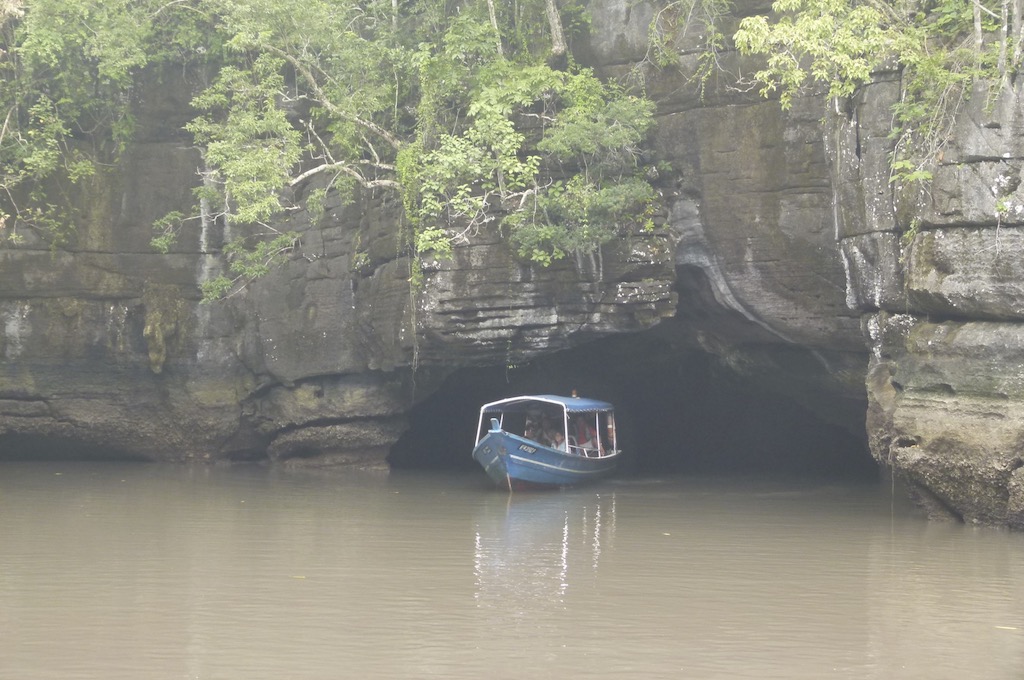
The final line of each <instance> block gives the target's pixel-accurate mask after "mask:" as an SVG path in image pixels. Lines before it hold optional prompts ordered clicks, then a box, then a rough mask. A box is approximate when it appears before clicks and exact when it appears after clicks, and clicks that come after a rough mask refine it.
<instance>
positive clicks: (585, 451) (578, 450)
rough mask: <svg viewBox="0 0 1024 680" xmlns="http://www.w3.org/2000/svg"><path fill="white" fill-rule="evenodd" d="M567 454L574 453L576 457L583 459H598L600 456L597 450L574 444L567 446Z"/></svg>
mask: <svg viewBox="0 0 1024 680" xmlns="http://www.w3.org/2000/svg"><path fill="white" fill-rule="evenodd" d="M569 453H574V454H576V455H577V456H583V457H584V458H600V457H601V455H602V454H601V451H600V450H599V449H594V448H588V447H585V446H576V445H575V444H569Z"/></svg>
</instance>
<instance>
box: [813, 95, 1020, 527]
mask: <svg viewBox="0 0 1024 680" xmlns="http://www.w3.org/2000/svg"><path fill="white" fill-rule="evenodd" d="M997 89H998V87H997ZM895 95H896V91H895V85H894V83H892V82H887V81H886V77H885V76H884V75H880V76H879V78H878V80H877V82H876V83H875V84H874V85H872V86H870V87H868V88H866V90H865V92H864V94H863V95H862V97H861V98H860V99H859V100H858V101H857V102H856V107H857V109H856V111H857V113H856V114H855V115H852V116H850V117H836V118H834V120H833V121H832V126H831V127H832V134H833V138H834V140H835V143H834V163H833V167H834V172H835V176H836V179H837V185H838V186H841V187H843V188H844V189H843V190H842V191H841V192H840V197H841V199H840V201H839V203H838V205H839V213H838V222H839V234H840V239H839V246H840V249H841V251H842V253H843V256H844V258H845V259H846V262H847V263H848V267H849V272H850V281H849V289H850V297H851V304H852V305H853V306H854V307H855V308H857V309H858V310H859V311H860V312H861V313H862V316H863V320H864V327H865V332H866V335H867V337H868V338H869V341H870V343H871V350H872V351H871V361H870V365H869V368H868V379H867V385H868V396H869V403H870V408H869V412H868V420H867V427H868V434H869V437H870V441H871V448H872V452H873V454H874V456H875V457H876V458H877V459H878V460H879V461H880V462H882V463H884V464H886V465H888V466H891V467H892V468H893V469H894V470H895V471H896V472H897V473H899V474H900V475H901V476H903V477H904V478H905V479H907V480H908V481H909V482H910V483H911V485H912V488H913V490H914V492H915V494H916V495H917V496H918V497H919V499H920V500H921V501H922V502H923V503H924V504H925V505H926V506H927V507H928V508H929V509H930V510H931V511H932V512H933V513H934V514H937V515H952V516H955V517H958V518H962V519H964V520H966V521H971V522H980V523H995V524H1007V525H1011V526H1016V527H1022V526H1024V448H1022V446H1024V438H1022V435H1024V429H1022V427H1021V422H1022V420H1021V416H1022V407H1024V401H1022V400H1024V389H1022V388H1024V327H1022V325H1021V321H1022V320H1024V316H1022V312H1024V287H1022V285H1024V284H1022V276H1024V266H1022V264H1021V260H1020V256H1019V254H1020V247H1021V238H1022V231H1021V227H1022V226H1024V192H1022V191H1021V190H1020V185H1021V166H1022V161H1024V147H1022V142H1024V138H1022V137H1021V130H1022V123H1024V120H1022V119H1021V106H1020V97H1021V90H1020V85H1019V84H1018V85H1017V86H1016V87H1009V86H1005V87H1003V88H1002V90H1001V91H999V92H998V99H997V100H996V102H995V105H994V106H991V107H990V106H987V105H986V103H985V100H986V98H987V97H986V95H985V93H984V92H981V91H979V92H977V93H975V96H974V97H973V98H972V100H971V101H970V102H969V103H968V104H967V106H966V109H965V110H964V111H963V112H962V113H961V115H960V116H959V127H958V129H957V130H956V133H955V134H954V137H953V140H952V142H951V143H950V144H949V145H948V146H947V147H946V148H945V149H944V151H943V153H942V157H941V159H939V160H938V164H937V169H936V172H935V176H934V181H933V182H932V183H931V186H930V187H929V190H928V191H927V192H925V193H913V192H911V191H909V190H908V191H906V193H905V194H900V193H899V192H896V193H894V192H893V191H891V190H890V189H889V188H888V186H887V185H886V184H887V183H886V181H885V179H886V178H885V174H884V172H883V170H884V168H885V164H886V161H885V159H886V158H887V157H888V155H889V154H890V153H891V151H892V142H891V141H890V140H888V139H887V134H888V130H887V129H886V127H885V125H884V124H883V121H884V118H883V116H882V115H879V113H880V112H881V111H884V110H886V109H887V108H888V106H889V105H891V103H892V101H894V99H893V98H894V97H895Z"/></svg>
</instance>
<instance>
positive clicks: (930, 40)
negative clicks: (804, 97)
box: [734, 0, 1022, 182]
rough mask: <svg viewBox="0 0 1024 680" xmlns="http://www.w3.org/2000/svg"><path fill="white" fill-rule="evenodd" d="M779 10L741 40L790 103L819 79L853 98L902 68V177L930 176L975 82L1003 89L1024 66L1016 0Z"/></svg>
mask: <svg viewBox="0 0 1024 680" xmlns="http://www.w3.org/2000/svg"><path fill="white" fill-rule="evenodd" d="M1011 1H1012V2H1013V3H1014V4H1012V5H1011ZM772 10H773V12H774V14H773V16H772V17H771V18H769V17H767V16H754V17H747V18H745V19H743V21H742V22H741V24H740V27H739V30H738V31H737V32H736V34H735V36H734V39H735V43H736V46H737V47H738V48H739V49H740V50H741V51H742V52H745V53H748V54H759V55H763V56H765V57H766V66H765V68H764V69H762V70H760V71H758V72H757V73H756V74H755V76H754V77H755V79H756V80H757V81H758V82H759V83H760V84H761V92H762V93H763V94H765V95H768V94H770V93H772V92H778V93H779V98H780V101H781V103H782V106H783V107H788V106H789V105H790V104H791V102H792V97H793V96H794V95H795V94H797V93H798V92H799V91H800V90H801V88H803V87H804V86H805V85H807V84H809V83H811V82H816V83H821V84H824V85H825V86H826V87H828V93H829V95H830V96H832V97H849V96H851V95H853V94H855V93H856V91H857V89H858V88H860V87H861V86H863V85H864V84H866V83H867V82H869V81H870V79H871V77H872V74H873V73H875V72H878V71H885V70H893V69H895V68H898V69H899V70H900V72H901V85H902V96H901V98H900V100H899V102H897V103H896V105H895V107H894V111H893V113H894V121H895V129H894V132H893V134H894V136H895V137H896V138H897V153H896V154H895V155H894V157H893V161H892V170H893V179H894V180H902V181H905V182H907V181H919V180H927V179H929V178H930V177H931V173H930V171H929V169H928V168H929V166H930V164H931V162H932V161H933V159H934V158H936V157H937V156H938V155H939V151H940V149H941V147H942V145H943V144H944V143H945V142H946V141H947V140H948V137H949V133H950V127H951V125H952V122H953V120H954V119H955V116H956V114H957V112H958V111H959V110H960V107H961V105H962V104H963V102H964V101H965V100H966V99H967V98H968V97H969V96H970V94H971V90H972V86H973V85H974V84H975V83H978V82H982V81H984V82H988V83H994V84H996V85H998V84H1000V83H1001V82H1002V81H1003V79H1005V78H1010V77H1012V76H1014V75H1015V74H1016V72H1017V70H1018V68H1019V67H1020V63H1021V37H1022V32H1021V31H1022V29H1021V26H1022V24H1021V20H1022V17H1021V12H1022V6H1021V4H1020V3H1019V2H1018V1H1017V0H971V1H970V2H964V1H963V0H937V1H933V0H928V1H921V0H903V1H893V0H858V1H852V0H776V2H775V3H774V4H773V5H772Z"/></svg>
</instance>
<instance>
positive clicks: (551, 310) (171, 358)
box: [0, 0, 1024, 527]
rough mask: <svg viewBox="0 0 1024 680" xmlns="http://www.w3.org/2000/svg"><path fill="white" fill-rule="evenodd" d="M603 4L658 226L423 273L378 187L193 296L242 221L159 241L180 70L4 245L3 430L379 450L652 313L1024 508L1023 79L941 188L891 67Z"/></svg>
mask: <svg viewBox="0 0 1024 680" xmlns="http://www.w3.org/2000/svg"><path fill="white" fill-rule="evenodd" d="M741 5H742V6H741V7H739V8H738V9H737V12H736V13H737V16H741V15H746V14H750V13H754V12H762V11H765V10H766V6H765V3H758V2H748V3H741ZM590 16H591V21H592V37H591V40H590V41H589V42H588V43H587V44H585V45H577V46H575V49H576V50H577V51H578V52H579V56H580V58H582V59H585V60H586V61H587V62H588V63H591V64H593V65H595V66H596V67H598V68H600V69H602V71H603V72H604V73H605V74H606V75H608V76H609V77H626V76H630V77H634V78H636V77H643V78H644V79H645V84H646V87H647V91H648V92H649V93H651V95H652V96H653V97H655V98H656V99H657V101H658V103H659V112H658V126H657V129H656V131H655V133H654V135H653V137H652V140H651V145H650V154H651V155H650V158H649V161H650V164H649V165H650V168H651V171H652V172H654V168H657V169H658V170H657V172H658V173H659V175H658V184H659V188H660V191H661V195H662V199H663V202H662V208H663V210H662V213H661V215H660V216H659V219H658V228H657V229H656V230H655V231H653V232H649V233H648V232H644V233H634V234H627V235H625V236H624V237H623V238H622V239H620V240H618V241H616V242H615V243H613V244H611V245H609V246H607V247H605V248H604V249H603V250H602V251H601V252H599V253H595V254H594V255H592V256H585V257H579V258H576V259H571V260H569V261H562V262H559V263H557V264H556V265H554V266H552V267H550V268H540V267H537V266H534V265H530V264H528V263H524V262H523V261H521V260H520V259H519V258H517V257H515V255H514V253H512V252H511V251H510V250H509V248H508V247H507V246H506V244H505V243H504V242H503V241H502V240H501V239H500V238H499V237H498V235H497V234H495V233H479V234H476V235H474V236H473V237H472V238H470V239H469V240H468V241H467V242H466V243H464V244H462V245H460V246H459V247H457V248H456V250H455V253H454V256H453V257H452V258H451V259H447V260H439V261H426V262H424V263H422V281H421V282H419V281H418V282H416V283H413V282H412V281H414V280H416V277H413V276H412V269H411V263H410V261H409V260H408V258H407V257H405V256H404V255H403V248H402V247H401V235H400V234H399V233H398V231H399V230H398V227H397V226H396V224H397V221H396V219H395V214H396V213H395V206H393V205H391V204H389V203H388V201H387V200H386V197H383V196H370V195H368V196H365V197H363V200H362V202H361V203H359V204H357V205H346V206H342V205H340V204H328V205H327V206H326V208H327V209H326V211H325V214H324V216H323V217H322V218H320V219H319V220H318V221H316V222H315V223H311V221H310V219H309V217H308V216H305V215H296V216H294V217H293V220H294V221H293V223H292V224H290V225H289V226H290V227H294V228H296V229H297V230H299V231H300V232H301V234H302V238H301V242H300V245H299V247H298V248H297V249H296V251H295V253H294V255H293V257H292V258H291V260H290V261H289V262H288V263H287V264H286V265H285V266H284V267H282V268H281V269H280V270H278V271H276V272H274V273H273V274H272V275H270V276H269V277H267V278H265V279H264V280H261V281H260V282H259V283H257V284H256V285H254V286H252V287H251V288H250V289H248V290H247V291H246V292H245V293H243V294H241V295H239V296H236V297H234V298H232V299H231V300H229V301H227V302H226V303H218V304H200V303H199V299H198V298H199V293H198V285H199V284H200V283H201V282H202V281H204V280H206V279H208V278H210V277H211V276H213V275H215V274H216V273H217V272H218V271H219V267H220V266H221V263H220V259H219V256H218V253H219V249H220V247H221V246H222V244H223V243H224V242H225V241H226V240H227V238H228V237H229V236H230V234H224V233H222V230H219V229H217V228H215V227H214V226H212V225H203V224H198V225H194V227H193V228H192V231H190V232H188V233H186V234H185V235H184V237H183V238H182V239H181V240H180V242H179V244H178V246H177V247H176V250H175V251H174V252H172V253H171V254H169V255H159V254H157V253H155V252H154V251H153V250H152V249H151V248H150V246H149V240H150V236H151V233H150V229H149V226H148V225H149V224H151V223H152V221H153V220H154V219H156V218H158V217H160V216H161V215H163V214H165V213H166V212H168V211H170V210H174V209H181V208H182V207H183V206H186V205H188V203H189V201H190V189H191V187H192V186H193V185H194V184H195V182H196V169H197V167H198V165H199V163H200V162H201V161H200V159H199V158H198V157H197V155H196V154H195V152H194V151H193V150H190V149H189V148H188V140H187V139H186V138H184V137H183V136H182V133H181V132H180V130H181V126H182V124H183V122H184V118H185V117H186V116H187V115H188V114H187V101H188V99H189V97H190V88H189V86H188V84H187V83H185V82H176V83H175V82H174V81H173V80H172V78H173V76H171V75H168V74H165V76H164V78H163V80H162V84H161V86H160V87H153V88H152V90H151V91H146V92H145V94H144V95H143V96H142V99H141V100H140V102H139V118H140V121H142V125H141V130H142V135H141V137H140V139H139V140H138V143H137V144H136V145H135V146H134V147H133V148H132V149H131V150H130V151H129V153H128V154H127V157H126V158H125V160H124V162H123V163H122V164H121V165H120V166H119V167H118V168H116V169H115V170H112V171H111V172H110V174H108V175H106V176H103V177H98V178H96V180H95V182H94V184H93V186H91V187H88V188H87V189H86V190H84V191H83V193H82V195H81V196H80V197H78V198H77V200H76V203H77V204H78V205H79V206H81V211H80V215H79V220H78V225H77V227H78V230H77V234H76V236H75V238H74V240H73V241H72V242H71V243H70V244H68V246H66V247H65V248H61V249H57V250H53V251H51V250H50V249H49V248H47V247H46V246H45V244H44V243H43V242H42V241H41V240H39V239H35V238H33V237H32V235H31V234H29V238H28V239H27V240H26V242H25V243H23V244H21V245H19V246H18V247H16V248H6V249H2V250H0V319H2V325H0V456H4V455H8V456H10V455H15V454H17V455H20V456H39V455H44V454H51V455H53V454H56V455H70V454H77V455H87V456H91V457H100V456H119V457H123V456H135V457H139V458H143V459H150V460H207V461H221V460H223V461H231V460H269V461H274V462H278V463H284V464H296V465H298V464H304V465H320V464H347V465H353V466H359V467H384V466H386V457H387V455H388V451H389V449H390V447H391V446H392V445H393V444H394V443H395V441H396V440H398V439H399V437H400V436H401V434H402V433H403V432H404V431H405V430H406V428H407V417H408V414H409V412H410V409H411V408H412V407H413V406H414V405H415V404H417V403H419V402H422V401H423V400H424V399H428V398H429V396H430V395H431V393H432V392H433V391H434V390H435V389H436V388H437V387H438V386H439V385H440V384H441V383H442V381H443V380H444V379H445V378H446V377H448V376H450V375H452V374H453V372H455V371H457V370H459V369H464V368H466V367H474V366H479V367H488V366H489V367H496V366H497V367H500V366H511V365H516V364H518V363H520V362H526V361H529V360H531V359H533V358H536V357H540V356H546V355H550V354H552V353H554V352H556V351H559V350H563V349H569V348H574V347H579V346H581V345H583V344H584V343H587V342H589V341H591V340H596V339H599V338H605V337H608V336H615V335H618V336H620V337H621V336H623V335H624V334H641V333H642V334H657V335H656V337H658V338H659V339H660V341H664V343H666V344H667V345H669V346H672V347H676V348H678V349H679V351H686V352H701V353H705V354H707V355H709V356H712V357H714V358H715V361H717V362H719V364H720V365H721V366H723V367H726V368H727V369H728V370H729V371H731V372H732V373H733V374H734V375H735V376H737V378H738V379H739V380H744V381H748V382H749V384H751V385H756V387H757V390H758V393H766V394H774V395H779V396H780V397H784V398H786V399H789V400H792V401H793V402H794V403H798V404H800V405H801V407H802V408H804V409H805V410H806V412H807V413H808V414H812V415H813V417H815V418H817V419H820V421H821V422H823V423H828V424H830V426H835V427H838V428H841V429H844V430H846V431H848V432H850V433H852V434H853V435H854V436H864V433H865V431H866V433H867V438H868V440H869V442H870V446H871V451H872V453H873V455H874V456H875V458H876V459H877V460H878V461H879V462H880V463H882V464H884V465H886V466H890V467H892V468H893V469H894V470H896V471H897V472H898V473H899V474H900V475H902V476H904V477H905V478H906V479H907V480H909V481H910V483H911V485H912V488H913V490H914V492H915V493H916V494H917V495H918V496H919V497H920V498H921V500H922V502H924V503H926V504H927V505H928V506H929V507H930V508H932V509H933V510H935V511H936V512H941V513H946V514H952V515H955V516H958V517H961V518H964V519H966V520H970V521H979V522H990V523H996V524H1007V525H1011V526H1018V527H1020V526H1024V472H1022V470H1024V458H1022V454H1021V447H1022V436H1021V428H1020V426H1019V425H1018V423H1019V422H1021V420H1020V416H1021V415H1024V414H1022V413H1021V411H1024V333H1022V332H1021V330H1020V328H1021V325H1020V322H1021V318H1022V315H1024V295H1022V291H1021V290H1020V289H1021V287H1022V286H1024V284H1022V283H1021V282H1022V281H1024V264H1021V261H1020V258H1019V257H1017V253H1018V252H1019V241H1020V240H1021V239H1022V237H1024V233H1022V228H1024V215H1022V214H1024V207H1022V206H1024V191H1022V190H1021V189H1020V184H1021V176H1020V169H1021V164H1022V158H1024V154H1022V149H1021V148H1020V140H1021V135H1020V125H1021V121H1020V120H1019V115H1020V114H1019V111H1020V110H1021V108H1020V106H1019V102H1018V96H1019V94H1020V93H1019V91H1011V90H1007V91H1005V92H1004V93H1003V95H1002V97H1001V99H1000V100H999V102H998V105H997V106H996V107H995V108H994V109H984V108H982V107H981V106H980V105H979V106H978V107H977V108H976V109H974V110H971V111H967V112H965V114H964V116H963V117H962V119H963V120H962V128H961V129H960V130H959V131H958V134H957V140H956V143H955V144H954V145H953V146H952V147H951V148H949V149H948V150H947V151H946V154H945V156H944V159H943V161H942V163H941V164H940V169H939V172H938V174H937V175H936V178H935V181H934V184H933V186H932V189H931V191H930V193H928V194H927V195H921V196H917V195H914V196H911V195H909V194H907V195H902V194H896V193H894V192H893V189H892V185H890V183H889V173H888V154H889V153H890V151H891V142H890V141H889V139H888V134H889V129H888V125H889V120H890V115H889V110H888V107H889V105H890V104H891V102H892V100H893V97H894V96H895V94H896V91H897V88H896V84H895V82H894V77H895V76H893V75H889V74H879V77H878V79H877V82H876V83H875V84H873V85H872V86H871V87H869V88H866V89H865V90H864V92H863V94H861V95H860V96H859V98H858V99H857V100H856V101H855V102H850V105H849V106H843V107H841V109H837V108H836V107H835V106H832V105H831V104H830V103H829V102H827V101H826V100H825V99H824V98H823V97H819V96H808V97H805V98H803V99H799V100H797V101H796V102H795V105H794V107H793V108H792V109H791V110H789V111H782V110H781V109H780V108H779V107H778V105H777V104H776V103H774V102H771V101H765V100H762V99H760V98H758V97H757V96H756V95H755V94H752V93H744V92H737V91H735V90H733V89H731V88H729V87H727V86H726V84H725V81H724V79H723V81H722V83H721V84H719V85H717V86H716V85H715V83H713V82H712V83H710V87H709V88H708V89H705V90H703V91H702V88H701V86H700V83H696V82H692V81H691V80H689V79H687V77H686V74H687V73H691V72H693V71H694V69H695V65H696V59H697V58H698V56H697V55H698V54H699V47H700V42H699V39H700V35H699V33H700V31H699V26H695V27H693V30H690V31H686V30H684V31H682V32H681V33H680V34H679V35H678V36H675V40H676V44H675V47H676V49H677V51H678V53H679V54H680V55H682V56H681V60H682V61H681V64H680V67H679V68H678V69H666V70H657V69H654V68H653V67H651V66H650V65H649V64H647V63H646V62H645V55H646V52H647V36H648V32H647V30H648V25H649V23H650V20H651V18H652V17H653V9H652V8H651V7H650V6H647V5H645V4H643V3H635V2H631V1H627V0H599V1H595V2H593V3H591V6H590ZM726 32H728V30H726ZM724 65H725V66H726V67H727V69H728V68H733V67H739V66H744V68H745V69H746V70H749V68H747V67H749V65H742V64H739V63H733V64H729V63H725V64H724ZM823 117H825V121H826V122H825V124H824V125H823V124H822V120H823ZM911 224H916V225H917V227H916V230H915V231H914V232H913V236H912V237H908V236H906V232H907V231H908V229H909V227H910V225H911ZM607 360H608V361H613V360H614V357H612V356H609V357H608V358H607ZM670 379H671V378H669V377H666V378H665V380H670ZM865 413H866V414H867V420H866V421H865Z"/></svg>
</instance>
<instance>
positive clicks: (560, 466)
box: [473, 430, 619, 491]
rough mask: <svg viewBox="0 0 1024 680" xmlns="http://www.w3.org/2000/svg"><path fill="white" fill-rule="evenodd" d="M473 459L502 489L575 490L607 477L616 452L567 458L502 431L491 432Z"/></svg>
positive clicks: (614, 460)
mask: <svg viewBox="0 0 1024 680" xmlns="http://www.w3.org/2000/svg"><path fill="white" fill-rule="evenodd" d="M473 458H474V459H475V460H476V461H477V462H478V463H479V464H480V466H481V467H483V469H484V471H485V472H486V473H487V476H488V477H490V478H491V479H492V480H493V481H494V483H495V484H497V485H498V486H499V487H501V488H505V489H508V490H510V491H511V490H513V489H521V488H531V487H535V488H552V487H562V486H577V485H580V484H586V483H589V482H593V481H596V480H598V479H601V478H602V477H605V476H607V475H608V474H610V473H611V472H612V471H613V470H614V469H615V467H616V466H617V465H618V462H619V461H618V458H619V456H618V452H616V453H613V454H609V455H605V456H601V457H594V458H587V457H585V456H579V455H575V454H569V453H566V452H564V451H559V450H557V449H551V448H548V447H546V446H541V445H540V444H537V443H536V442H533V441H531V440H529V439H524V438H523V437H518V436H516V435H513V434H509V433H508V432H504V431H500V430H499V431H494V430H492V431H490V432H488V433H487V435H486V436H485V437H484V438H483V439H481V440H480V442H479V443H478V444H477V445H476V448H474V449H473Z"/></svg>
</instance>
